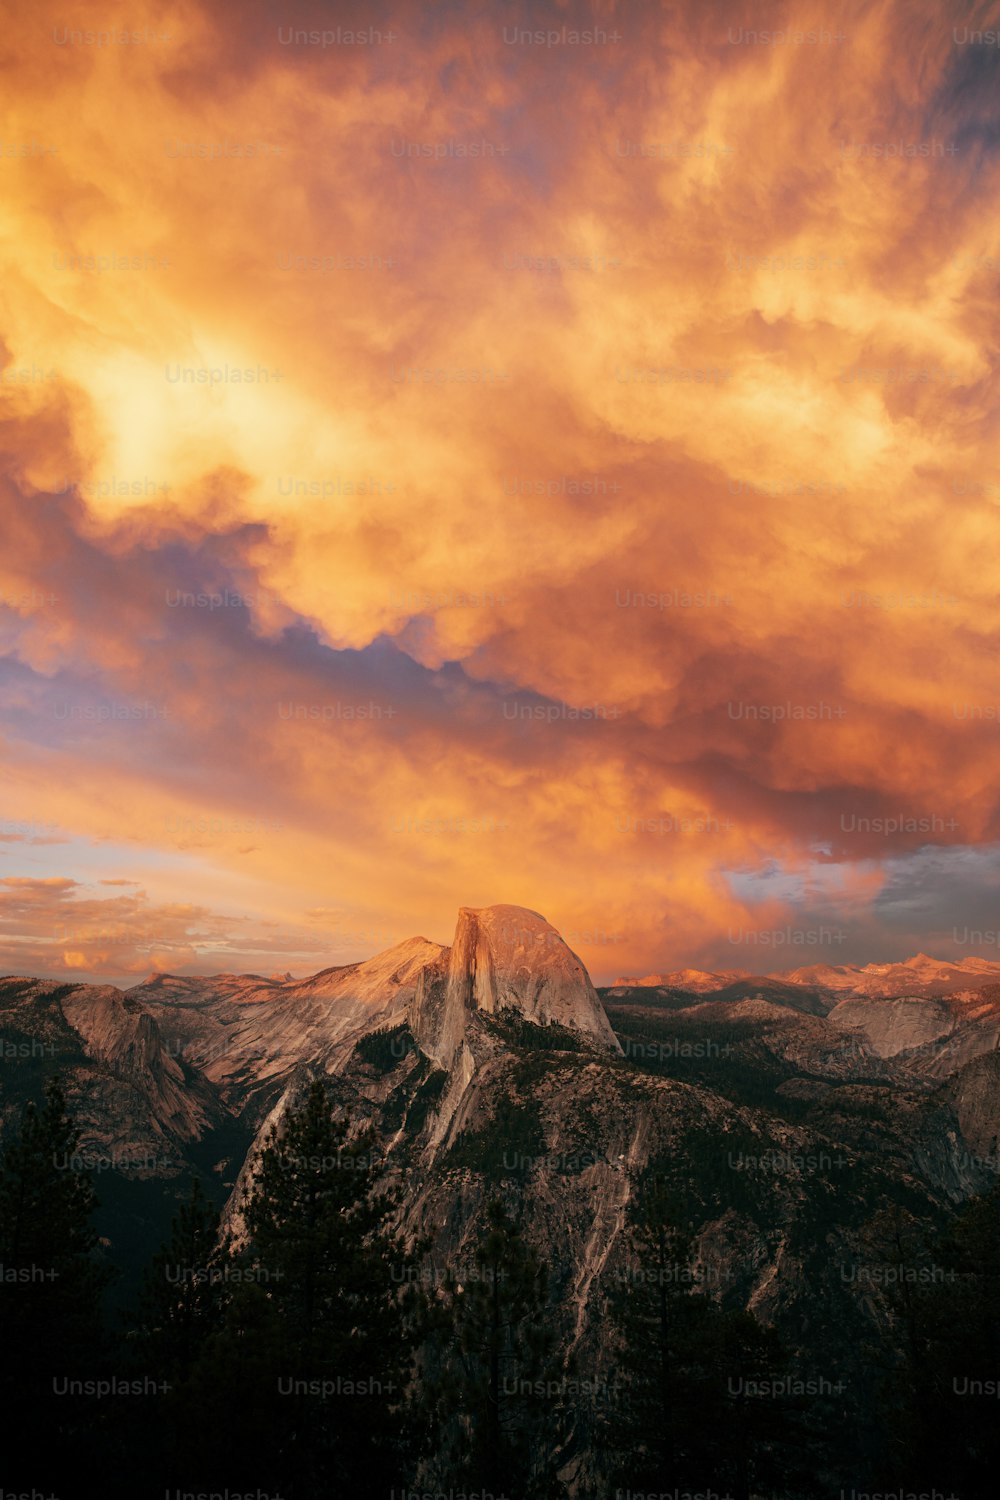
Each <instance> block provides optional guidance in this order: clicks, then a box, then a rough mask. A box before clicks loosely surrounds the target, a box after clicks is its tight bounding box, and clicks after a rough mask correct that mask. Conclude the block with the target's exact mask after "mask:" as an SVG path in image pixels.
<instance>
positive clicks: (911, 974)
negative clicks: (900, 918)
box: [772, 953, 1000, 997]
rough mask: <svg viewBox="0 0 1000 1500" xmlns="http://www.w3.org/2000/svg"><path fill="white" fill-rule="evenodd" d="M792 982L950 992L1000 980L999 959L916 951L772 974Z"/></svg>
mask: <svg viewBox="0 0 1000 1500" xmlns="http://www.w3.org/2000/svg"><path fill="white" fill-rule="evenodd" d="M772 977H774V978H777V979H783V980H785V981H786V982H788V983H789V984H804V985H809V986H810V987H812V988H814V989H825V990H831V991H840V992H845V993H848V994H851V995H871V996H886V997H890V996H893V995H948V994H951V993H952V992H954V991H955V990H962V989H970V988H972V987H973V986H975V985H980V984H996V983H998V982H1000V963H998V962H996V961H995V960H993V959H988V958H963V959H959V960H958V961H957V962H956V961H952V960H947V959H939V958H930V957H929V956H928V955H927V954H926V953H917V954H915V955H914V956H913V958H908V959H906V960H904V961H903V962H902V963H893V964H865V965H864V966H863V967H861V966H859V965H855V964H809V965H807V966H806V967H805V968H800V969H790V970H788V972H787V973H784V974H778V975H774V976H772Z"/></svg>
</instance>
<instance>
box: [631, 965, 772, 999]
mask: <svg viewBox="0 0 1000 1500" xmlns="http://www.w3.org/2000/svg"><path fill="white" fill-rule="evenodd" d="M747 978H749V974H748V972H747V970H746V969H726V970H724V971H723V972H721V973H718V974H713V973H709V972H708V971H707V970H705V969H675V970H674V971H673V973H672V974H647V975H645V976H644V978H642V979H630V978H628V977H627V976H626V977H624V978H622V979H616V980H615V982H614V984H613V985H611V986H610V988H611V989H653V988H657V989H666V990H684V991H686V992H687V993H688V994H691V995H700V994H704V993H707V992H709V991H711V990H721V989H724V988H725V986H726V985H727V984H732V983H733V981H734V980H736V979H747Z"/></svg>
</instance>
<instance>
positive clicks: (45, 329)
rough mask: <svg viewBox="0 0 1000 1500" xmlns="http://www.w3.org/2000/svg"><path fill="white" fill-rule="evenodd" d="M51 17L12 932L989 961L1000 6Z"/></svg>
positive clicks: (14, 367)
mask: <svg viewBox="0 0 1000 1500" xmlns="http://www.w3.org/2000/svg"><path fill="white" fill-rule="evenodd" d="M21 10H22V8H20V7H17V8H16V7H14V6H12V5H7V6H6V7H5V25H4V28H3V41H2V47H3V49H4V50H3V52H2V68H3V76H4V82H5V87H4V90H3V96H2V103H0V115H2V126H0V149H2V154H0V174H2V177H0V180H2V185H3V194H4V200H5V205H6V208H7V214H6V218H5V227H4V230H3V235H2V238H0V257H2V268H3V280H2V284H0V360H2V364H3V370H2V375H0V379H2V386H0V528H2V546H0V631H2V634H3V657H2V664H0V735H2V748H3V761H4V779H3V795H2V800H0V966H3V967H5V968H11V969H14V970H17V971H19V972H44V973H64V972H65V973H67V974H71V975H72V976H73V977H85V976H88V975H101V976H105V977H108V978H111V979H115V978H116V976H119V977H118V979H117V982H119V983H129V982H131V981H130V980H129V977H128V976H130V975H138V974H142V973H145V972H147V971H148V970H150V969H156V968H160V969H174V970H181V971H185V972H187V971H193V972H194V971H196V972H209V971H211V970H212V969H213V968H220V967H224V968H227V969H254V970H258V971H259V970H261V969H266V970H267V971H271V970H273V969H278V968H281V969H283V968H285V967H286V966H288V967H292V968H293V969H295V970H296V971H297V972H304V971H306V970H308V969H312V968H317V967H320V966H322V965H324V964H328V963H337V962H348V961H350V960H351V959H354V958H358V957H361V956H364V955H365V954H367V953H369V952H371V951H373V950H374V949H375V948H378V947H380V946H381V947H384V946H386V945H387V944H388V943H389V942H391V941H394V940H396V939H399V938H403V937H406V936H410V935H412V934H414V933H417V932H420V933H422V934H423V935H425V936H427V937H430V938H435V939H438V940H444V941H447V940H448V938H449V935H450V932H451V929H452V925H453V922H454V915H455V911H456V909H457V907H458V906H459V905H463V904H465V905H482V904H487V903H490V902H494V901H513V902H518V903H520V904H524V905H528V906H531V907H534V908H536V909H538V910H540V911H542V912H544V913H545V914H546V915H547V916H548V917H549V918H550V919H551V920H552V921H553V922H555V923H556V924H557V925H558V926H559V927H560V928H561V929H563V930H564V931H565V932H566V933H567V934H568V935H570V940H571V942H572V943H573V946H574V947H575V948H576V949H577V951H579V952H580V954H581V956H582V957H583V958H584V960H585V961H586V962H587V963H588V965H589V967H590V968H591V970H592V972H594V974H595V976H596V977H597V978H598V979H600V978H607V977H609V976H611V975H613V974H616V973H620V972H623V971H632V972H635V971H646V970H649V969H663V968H671V967H678V966H680V965H682V964H698V965H701V966H704V967H722V968H724V967H746V968H750V969H773V968H777V967H789V966H792V965H794V964H796V963H800V962H806V961H817V960H822V959H826V960H829V961H832V962H842V961H846V960H866V959H881V958H885V959H889V958H896V957H904V956H906V955H907V954H908V953H910V952H912V951H914V950H915V949H917V948H925V949H929V950H930V951H932V952H935V953H940V954H941V955H942V956H946V955H950V954H955V955H956V956H957V955H960V953H961V952H963V951H981V952H984V953H985V954H987V956H990V955H991V952H992V950H991V948H990V943H991V941H992V942H995V941H996V938H997V934H996V933H993V934H992V938H991V937H990V936H989V934H988V933H987V936H986V938H985V939H984V941H983V943H979V942H977V941H976V940H974V939H973V938H970V937H969V935H968V933H969V929H973V928H974V929H977V930H978V929H983V928H987V929H988V928H989V926H990V918H989V913H990V912H991V911H994V910H995V909H996V908H995V902H994V901H993V899H992V897H993V895H994V893H995V892H996V888H997V885H998V883H1000V880H998V873H1000V864H998V861H997V858H996V851H997V849H998V848H1000V802H998V766H1000V758H998V754H997V749H998V736H1000V674H998V670H997V642H998V631H1000V596H998V581H1000V549H998V534H1000V533H998V522H1000V462H998V454H1000V446H998V438H1000V421H998V418H1000V402H998V384H997V382H998V374H997V349H998V347H1000V304H998V300H997V288H998V284H1000V191H998V189H1000V104H998V101H1000V48H997V47H996V46H992V45H990V43H989V41H988V40H987V38H988V37H989V36H990V35H991V34H992V33H995V32H996V31H997V30H1000V6H995V5H994V6H991V5H983V4H968V5H960V6H959V7H957V10H955V11H954V13H951V14H947V15H946V14H945V13H944V11H943V9H942V7H941V6H940V5H939V4H932V3H930V0H928V3H924V4H921V3H918V4H913V3H911V0H892V3H889V0H883V3H878V0H876V3H864V4H862V3H857V4H848V5H843V6H837V7H831V8H830V10H828V11H827V12H826V13H822V11H821V8H820V7H818V6H814V5H810V4H801V5H794V6H788V7H781V6H774V7H770V8H769V9H768V11H767V15H766V18H765V17H764V16H762V14H761V12H760V8H759V6H750V5H749V4H747V5H745V6H740V5H739V4H737V5H733V4H729V3H727V4H725V5H723V4H721V3H718V4H709V5H700V4H699V5H695V4H694V3H692V4H689V5H683V6H673V5H662V6H661V5H652V4H650V5H635V6H627V7H625V6H617V5H615V4H614V3H603V4H601V3H596V0H595V3H594V4H592V5H588V4H585V3H572V4H556V3H552V4H550V5H547V6H539V5H530V6H529V5H526V4H500V3H493V4H487V5H485V6H481V7H478V8H475V9H473V10H470V9H469V8H467V7H460V6H457V5H446V6H438V7H433V8H431V9H430V10H428V9H427V8H426V7H418V6H416V5H413V6H394V5H393V6H390V5H389V4H388V3H385V4H382V3H373V4H365V5H361V4H358V5H350V4H346V5H345V4H337V5H333V4H332V3H330V4H321V3H319V0H314V3H300V4H295V5H292V6H286V5H277V4H271V3H267V0H257V3H254V4H241V5H239V6H237V5H235V4H233V5H227V6H219V5H208V4H207V3H204V0H202V3H195V0H185V3H180V4H174V5H169V4H168V5H167V6H165V7H157V8H154V7H152V6H145V5H142V4H136V5H130V6H127V7H126V6H124V5H120V4H119V5H115V4H111V5H109V6H108V7H106V8H104V7H102V10H101V16H100V19H99V20H95V17H94V14H93V7H91V6H87V5H83V4H79V5H68V6H67V5H62V4H60V5H56V4H54V3H49V0H39V3H38V4H37V5H36V6H34V7H33V8H32V9H31V11H30V13H28V14H24V13H20V12H21ZM118 882H123V884H122V889H121V890H120V891H115V890H113V889H110V890H109V889H108V887H109V886H113V885H114V884H116V883H118ZM973 917H974V918H975V920H973ZM993 925H994V926H996V925H998V924H993ZM761 934H765V935H766V936H765V937H764V938H763V940H761ZM776 934H777V936H776ZM984 944H985V946H984ZM963 945H965V946H963Z"/></svg>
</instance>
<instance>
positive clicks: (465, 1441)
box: [432, 1199, 577, 1500]
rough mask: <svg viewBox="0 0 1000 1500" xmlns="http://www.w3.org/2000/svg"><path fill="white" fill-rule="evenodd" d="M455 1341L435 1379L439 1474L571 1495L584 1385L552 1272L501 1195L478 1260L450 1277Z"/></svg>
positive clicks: (487, 1220)
mask: <svg viewBox="0 0 1000 1500" xmlns="http://www.w3.org/2000/svg"><path fill="white" fill-rule="evenodd" d="M442 1301H443V1304H444V1307H445V1310H446V1311H445V1323H446V1327H447V1329H448V1333H449V1338H448V1341H447V1343H446V1344H445V1346H444V1348H443V1349H441V1350H439V1352H438V1358H437V1373H436V1376H435V1377H433V1378H432V1384H433V1387H434V1394H435V1396H436V1398H437V1401H438V1403H439V1406H440V1407H442V1408H443V1409H444V1411H445V1412H446V1413H447V1416H448V1420H446V1422H445V1423H444V1426H443V1431H442V1434H441V1452H440V1455H439V1461H438V1464H437V1466H436V1468H435V1470H434V1473H435V1476H436V1477H438V1476H439V1482H440V1483H442V1484H445V1485H447V1484H455V1483H456V1482H457V1480H458V1479H461V1480H462V1487H463V1488H469V1489H479V1490H483V1491H486V1492H492V1493H493V1494H496V1495H499V1494H502V1493H509V1494H513V1495H529V1494H530V1495H532V1496H535V1497H537V1500H549V1497H555V1496H561V1495H563V1494H564V1493H565V1489H564V1487H563V1486H562V1485H561V1484H560V1482H559V1480H558V1478H557V1470H558V1468H559V1465H560V1452H561V1449H562V1444H563V1441H564V1439H565V1437H566V1435H567V1431H568V1428H569V1422H570V1418H571V1416H572V1410H573V1407H574V1405H575V1395H574V1392H575V1389H576V1385H577V1382H576V1381H575V1380H574V1379H573V1371H572V1368H571V1367H569V1366H567V1364H566V1362H565V1361H563V1360H561V1359H560V1358H559V1353H558V1350H557V1341H556V1336H555V1333H554V1331H553V1329H552V1327H551V1322H550V1314H551V1302H550V1297H549V1288H548V1275H547V1273H546V1270H545V1267H544V1266H543V1264H542V1262H541V1261H540V1259H539V1257H538V1256H537V1254H536V1253H535V1251H534V1250H533V1249H532V1248H531V1247H530V1246H529V1245H528V1244H527V1243H526V1241H525V1239H524V1237H523V1234H522V1233H521V1231H520V1229H519V1228H518V1226H517V1225H516V1224H515V1223H514V1222H513V1220H512V1218H511V1217H510V1215H509V1214H508V1213H507V1211H506V1210H505V1208H504V1206H503V1204H502V1203H501V1202H500V1200H498V1199H493V1200H491V1201H490V1202H489V1203H488V1204H487V1206H486V1211H485V1216H484V1227H483V1231H482V1234H481V1237H480V1239H479V1241H478V1243H477V1244H476V1245H475V1248H474V1250H473V1254H472V1260H471V1264H469V1265H468V1266H467V1267H466V1268H465V1269H463V1270H453V1271H452V1272H451V1273H450V1274H449V1276H448V1277H447V1278H446V1281H445V1284H444V1288H443V1297H442Z"/></svg>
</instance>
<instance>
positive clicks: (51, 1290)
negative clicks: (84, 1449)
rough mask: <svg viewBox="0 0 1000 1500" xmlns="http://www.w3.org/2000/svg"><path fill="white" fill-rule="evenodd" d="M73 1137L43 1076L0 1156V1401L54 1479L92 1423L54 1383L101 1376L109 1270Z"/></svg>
mask: <svg viewBox="0 0 1000 1500" xmlns="http://www.w3.org/2000/svg"><path fill="white" fill-rule="evenodd" d="M79 1140H80V1132H79V1130H78V1129H77V1128H76V1127H75V1126H74V1124H73V1122H72V1120H71V1119H70V1118H69V1116H68V1114H67V1112H66V1098H65V1095H64V1093H63V1090H62V1086H61V1084H60V1082H59V1080H58V1079H52V1080H50V1081H49V1083H48V1084H47V1086H46V1090H45V1104H44V1106H43V1107H42V1108H41V1109H39V1108H38V1107H37V1106H36V1105H35V1104H34V1103H29V1104H28V1105H26V1107H25V1110H24V1113H23V1116H22V1118H21V1122H20V1130H19V1133H18V1134H17V1135H16V1136H15V1137H14V1138H13V1139H12V1140H11V1141H10V1143H9V1144H8V1145H7V1147H6V1149H5V1150H4V1152H3V1156H2V1159H0V1348H2V1349H3V1350H4V1358H3V1360H2V1362H0V1368H2V1376H0V1402H2V1410H3V1412H4V1419H5V1425H7V1427H8V1431H9V1432H10V1433H11V1434H12V1435H13V1441H14V1442H15V1443H16V1444H17V1446H18V1448H20V1449H21V1451H22V1452H23V1453H24V1455H25V1456H26V1457H27V1458H28V1459H29V1461H30V1457H31V1455H32V1454H33V1455H34V1460H33V1461H34V1464H35V1465H36V1467H35V1469H34V1473H35V1474H36V1475H37V1474H38V1473H39V1472H43V1471H44V1472H47V1473H48V1474H50V1475H52V1476H55V1475H56V1474H57V1472H58V1468H59V1465H60V1464H61V1463H62V1462H63V1461H64V1459H65V1456H66V1454H67V1453H68V1451H69V1450H70V1449H71V1448H72V1447H73V1445H74V1444H77V1443H79V1442H80V1441H81V1433H86V1432H87V1431H88V1430H92V1429H93V1427H94V1415H93V1411H92V1406H91V1404H90V1403H88V1402H87V1401H86V1400H84V1401H82V1402H81V1401H80V1400H77V1399H75V1398H73V1397H72V1396H66V1395H60V1394H57V1392H56V1385H57V1383H61V1382H62V1381H63V1380H65V1379H96V1378H99V1377H100V1376H101V1375H102V1374H103V1373H104V1370H103V1359H104V1356H105V1345H104V1338H103V1326H102V1306H101V1303H102V1297H103V1293H104V1290H105V1287H106V1286H107V1285H108V1282H109V1280H110V1276H111V1273H110V1272H109V1271H108V1270H107V1269H106V1268H105V1267H103V1266H102V1265H101V1264H100V1262H99V1260H98V1258H97V1248H98V1241H97V1234H96V1231H95V1230H94V1229H93V1227H92V1224H91V1217H92V1215H93V1212H94V1209H95V1208H96V1206H97V1198H96V1194H95V1192H94V1188H93V1184H92V1182H91V1179H90V1176H89V1173H88V1172H86V1171H85V1170H83V1167H84V1162H83V1158H82V1157H81V1156H80V1155H79V1154H78V1145H79ZM5 1457H8V1458H9V1457H10V1455H9V1454H7V1455H5ZM26 1472H29V1473H30V1472H31V1470H28V1471H26Z"/></svg>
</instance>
